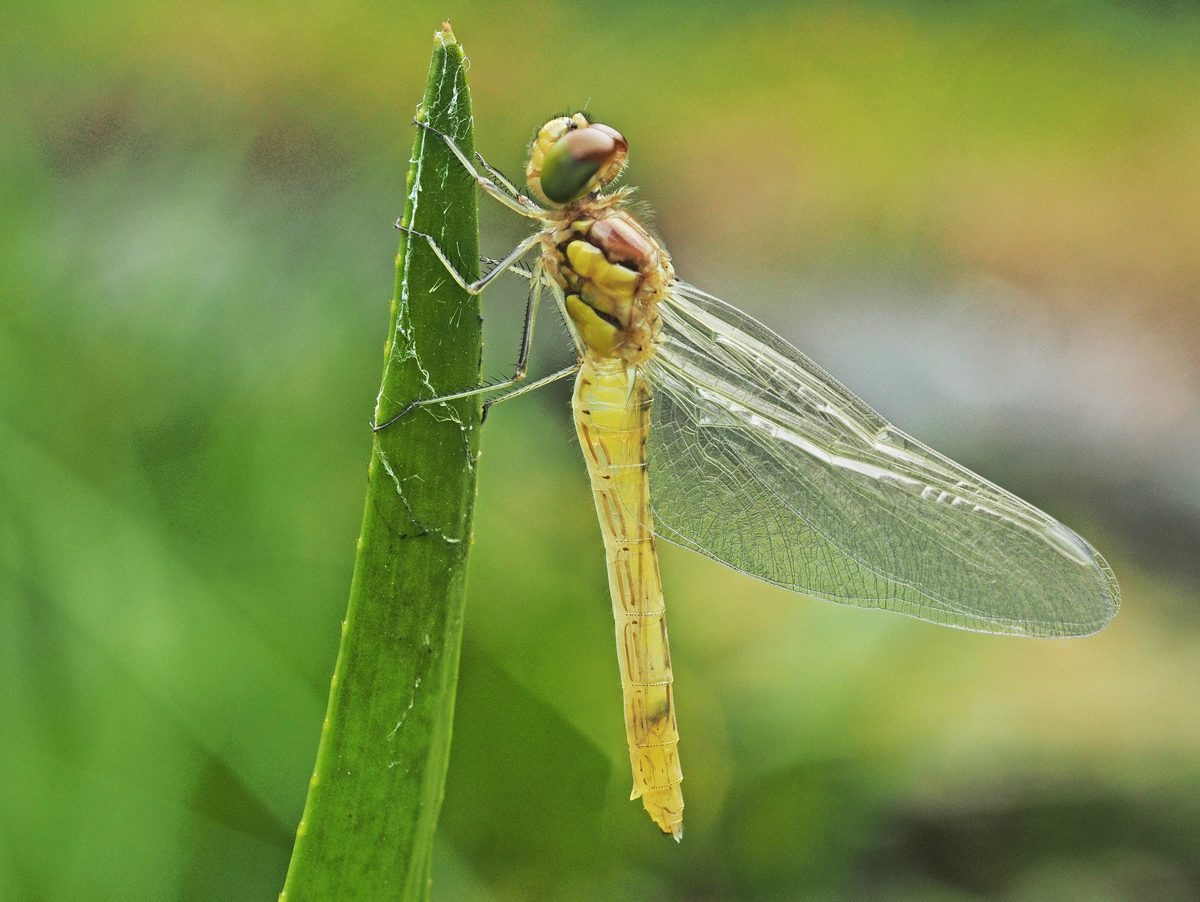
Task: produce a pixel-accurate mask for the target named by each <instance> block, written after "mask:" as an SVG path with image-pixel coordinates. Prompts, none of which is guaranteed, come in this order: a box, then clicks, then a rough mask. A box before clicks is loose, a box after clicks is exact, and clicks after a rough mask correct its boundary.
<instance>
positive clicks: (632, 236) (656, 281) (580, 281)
mask: <svg viewBox="0 0 1200 902" xmlns="http://www.w3.org/2000/svg"><path fill="white" fill-rule="evenodd" d="M577 206H578V215H577V216H576V217H575V218H571V219H567V220H566V221H563V222H560V223H557V224H556V226H555V228H553V229H548V230H547V231H546V232H545V233H544V235H545V237H544V243H545V252H544V256H543V261H544V264H545V266H546V269H547V270H548V271H549V273H550V274H551V276H553V277H554V280H555V281H556V282H557V283H558V285H559V287H560V288H562V290H563V293H564V295H565V296H566V302H567V314H568V315H569V316H570V318H571V322H572V324H573V325H574V326H575V330H576V332H577V333H578V335H579V337H580V339H581V340H582V341H583V344H584V346H585V348H586V350H587V352H588V353H589V354H591V355H594V356H597V357H605V358H621V359H624V360H625V361H627V362H628V363H631V364H634V365H637V364H640V363H643V362H645V361H646V360H648V359H649V358H650V357H651V356H652V355H653V353H654V340H655V337H656V336H657V334H658V309H657V308H658V302H659V300H660V299H661V297H662V294H663V292H664V291H665V290H666V289H667V288H668V286H669V285H670V284H671V282H672V280H673V279H674V277H675V273H674V270H673V269H672V268H671V261H670V258H669V256H668V255H667V252H666V251H665V250H664V249H663V247H662V246H661V245H660V244H659V243H658V242H657V241H655V240H654V238H653V236H651V235H650V233H649V232H647V231H646V229H645V228H644V227H643V226H642V225H641V224H640V223H639V222H638V221H637V220H635V219H634V218H633V217H632V216H630V215H629V214H628V213H626V212H625V211H623V210H617V209H613V208H612V207H611V206H608V205H605V204H604V203H603V202H602V200H600V201H598V202H596V203H595V204H588V203H586V202H581V203H580V204H578V205H577Z"/></svg>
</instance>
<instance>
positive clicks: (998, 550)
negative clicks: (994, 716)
mask: <svg viewBox="0 0 1200 902" xmlns="http://www.w3.org/2000/svg"><path fill="white" fill-rule="evenodd" d="M660 313H661V316H662V332H661V335H660V345H659V349H658V352H657V354H656V355H655V356H654V357H653V358H652V359H651V361H650V362H649V363H648V364H647V366H646V372H647V375H648V377H649V378H650V380H651V386H652V388H653V391H654V402H653V405H654V406H653V412H652V420H651V430H650V440H649V445H648V455H649V467H650V486H651V493H650V494H651V500H652V504H653V507H654V520H655V523H654V530H655V532H656V533H657V534H658V535H659V536H661V537H662V538H664V539H667V540H668V541H671V542H674V543H676V544H678V545H682V546H684V547H685V548H691V549H693V550H695V551H698V552H700V553H701V554H704V555H707V556H708V557H711V558H713V559H715V560H717V561H720V562H721V563H723V564H726V565H728V566H730V567H733V568H734V569H736V570H740V571H742V572H744V573H747V574H749V575H751V576H755V577H758V578H759V579H762V580H765V581H767V582H770V583H775V584H776V585H779V586H783V587H784V588H786V589H791V590H792V591H795V592H802V593H804V594H806V595H813V596H817V597H819V598H824V599H828V600H829V601H836V602H840V603H842V604H851V605H857V606H859V607H868V608H885V609H887V610H890V611H897V612H899V613H902V614H908V615H910V616H913V617H919V618H920V619H922V620H929V621H932V622H933V623H941V624H945V625H947V626H955V627H960V628H962V629H971V630H981V631H984V632H989V633H1009V634H1017V635H1026V636H1082V635H1086V634H1088V633H1093V632H1095V631H1096V630H1098V629H1100V628H1101V627H1103V626H1104V625H1105V624H1106V623H1107V622H1108V621H1109V620H1110V619H1112V617H1113V615H1114V614H1115V613H1116V611H1117V607H1118V604H1119V602H1120V590H1119V589H1118V587H1117V582H1116V579H1115V577H1114V576H1113V574H1112V571H1111V570H1110V569H1109V567H1108V565H1107V564H1106V563H1105V561H1104V559H1103V558H1102V557H1101V556H1100V555H1099V554H1098V553H1097V552H1096V550H1095V549H1094V548H1092V546H1091V545H1089V544H1088V543H1087V542H1086V541H1084V539H1083V538H1081V537H1080V536H1078V535H1077V534H1075V533H1074V532H1072V531H1071V530H1070V529H1068V528H1067V527H1065V526H1063V525H1062V524H1061V523H1059V522H1058V521H1057V520H1055V519H1054V518H1053V517H1050V516H1049V515H1048V514H1045V513H1043V512H1042V511H1040V510H1038V509H1037V508H1035V507H1033V506H1032V505H1030V504H1028V503H1026V502H1024V501H1022V500H1021V499H1020V498H1017V497H1016V496H1014V495H1012V494H1010V493H1008V492H1006V491H1004V490H1003V489H1001V488H999V487H998V486H995V485H993V484H992V483H990V482H988V481H987V480H985V479H983V478H982V477H980V476H977V475H976V474H974V473H972V472H970V471H969V470H967V469H965V468H963V467H961V466H959V465H958V464H956V463H954V462H953V461H951V460H949V459H948V458H945V457H943V456H942V455H940V454H938V453H937V452H936V451H933V450H932V449H930V448H927V447H926V446H925V445H922V444H921V443H920V442H918V441H916V440H915V439H913V438H910V437H909V436H907V435H905V434H904V433H903V432H901V431H900V430H898V429H896V428H895V427H894V426H892V425H890V424H889V423H888V422H886V421H885V420H884V419H883V418H882V417H881V416H879V414H877V413H876V412H875V411H873V410H872V409H871V408H870V407H868V406H867V405H866V404H865V403H863V402H862V401H861V400H859V399H858V398H856V397H855V396H854V395H853V394H852V393H851V392H850V391H849V390H848V389H846V388H845V387H844V386H842V385H841V384H840V383H839V382H838V381H837V380H835V379H834V378H833V377H832V376H830V375H829V374H828V373H826V372H825V371H824V370H822V369H821V368H820V367H818V366H817V365H816V364H815V363H813V362H812V361H811V360H809V359H808V358H807V357H805V356H804V355H803V354H801V353H800V352H799V351H797V350H796V349H795V348H793V347H792V346H791V345H789V344H788V343H787V342H785V341H784V340H783V339H782V338H780V337H779V336H777V335H775V334H774V333H773V332H771V331H770V330H769V329H767V328H766V327H765V326H763V325H762V324H760V323H758V322H756V321H755V320H753V319H752V318H750V317H749V316H747V315H746V314H744V313H742V312H740V311H739V310H737V309H735V308H734V307H731V306H729V305H728V304H726V303H724V302H723V301H720V300H718V299H717V298H714V297H712V296H711V295H707V294H705V293H704V292H702V291H700V290H698V289H696V288H694V287H692V286H690V285H687V284H685V283H676V285H675V289H674V291H673V293H672V295H671V296H669V297H667V298H666V299H665V300H664V302H663V304H662V306H661V307H660Z"/></svg>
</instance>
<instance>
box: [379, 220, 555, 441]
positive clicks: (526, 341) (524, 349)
mask: <svg viewBox="0 0 1200 902" xmlns="http://www.w3.org/2000/svg"><path fill="white" fill-rule="evenodd" d="M534 237H536V236H534ZM431 244H432V241H431ZM433 246H434V248H435V249H436V247H437V246H436V245H433ZM514 253H515V252H514ZM438 256H439V257H441V254H440V252H439V254H438ZM509 256H510V257H511V256H512V254H510V255H509ZM442 262H445V258H444V257H443V258H442ZM447 268H449V266H448V265H447ZM497 268H499V267H497ZM533 269H534V271H533V273H532V280H531V285H530V288H529V301H528V303H527V304H526V305H525V327H524V329H523V330H522V334H521V351H520V353H519V354H518V356H517V368H516V370H515V371H514V372H513V374H512V377H511V378H509V379H504V380H502V381H500V382H493V383H491V384H490V385H480V386H477V387H475V388H469V389H467V390H466V391H460V392H454V393H453V394H449V395H439V396H438V397H436V398H418V399H417V400H415V401H412V402H410V403H409V405H408V406H407V407H405V408H404V409H403V410H402V411H400V412H399V413H398V414H396V415H395V416H394V417H392V418H391V419H389V420H387V421H386V422H383V423H372V424H371V429H372V431H374V432H379V431H380V430H383V429H386V428H387V427H388V426H391V425H392V424H393V423H395V422H396V421H397V420H399V419H401V418H402V417H404V416H405V415H406V414H408V413H409V412H411V411H413V410H416V409H417V408H418V407H424V406H426V405H427V404H439V403H441V402H442V401H454V400H457V399H458V398H469V397H471V396H472V395H482V394H485V393H486V392H490V391H499V390H500V389H504V388H508V387H510V386H513V385H516V384H517V383H518V382H520V381H521V380H522V379H524V378H525V372H526V370H527V369H528V367H529V349H530V348H531V347H532V346H533V326H534V323H535V322H536V321H537V311H538V304H539V303H540V302H541V299H542V267H541V263H540V262H538V263H535V264H534V267H533ZM450 272H451V273H452V274H454V275H455V277H456V278H457V277H458V275H457V273H454V270H453V269H451V270H450ZM493 272H495V270H493ZM488 275H491V273H489V274H488ZM459 284H462V283H461V281H460V283H459ZM463 287H464V288H466V287H467V286H465V285H464V286H463ZM550 381H553V379H551V380H550ZM540 384H542V385H544V384H545V382H541V383H540ZM531 387H534V388H536V387H537V385H534V386H531Z"/></svg>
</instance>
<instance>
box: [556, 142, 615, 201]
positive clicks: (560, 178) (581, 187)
mask: <svg viewBox="0 0 1200 902" xmlns="http://www.w3.org/2000/svg"><path fill="white" fill-rule="evenodd" d="M627 152H628V145H627V144H626V143H625V139H624V138H623V137H622V136H621V133H620V132H618V131H616V130H615V129H611V128H609V127H608V126H606V125H589V126H587V127H585V128H575V129H571V130H570V131H568V132H567V133H566V134H564V135H563V136H562V137H561V138H559V139H558V141H556V142H555V143H554V146H553V147H551V148H550V149H549V150H548V151H546V158H545V160H544V161H543V163H542V173H541V177H542V181H541V189H542V193H543V194H545V195H546V198H547V199H548V200H550V201H551V202H552V203H556V204H569V203H571V202H572V201H576V200H579V198H581V197H583V196H584V195H585V194H587V193H588V192H589V191H594V190H595V189H596V188H599V187H601V186H602V185H604V184H607V183H608V182H610V181H612V179H613V178H615V177H616V175H617V173H619V172H620V171H621V166H622V165H623V164H624V161H625V154H626V153H627ZM614 164H615V165H614Z"/></svg>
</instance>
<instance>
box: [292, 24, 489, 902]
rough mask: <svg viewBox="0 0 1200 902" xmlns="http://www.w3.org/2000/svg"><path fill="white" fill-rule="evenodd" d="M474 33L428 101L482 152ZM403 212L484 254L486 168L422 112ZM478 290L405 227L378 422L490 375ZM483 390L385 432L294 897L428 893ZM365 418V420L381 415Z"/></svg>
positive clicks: (459, 258) (300, 841)
mask: <svg viewBox="0 0 1200 902" xmlns="http://www.w3.org/2000/svg"><path fill="white" fill-rule="evenodd" d="M463 59H464V58H463V53H462V49H461V47H460V46H459V45H458V43H457V42H456V41H455V39H454V35H453V33H452V32H451V31H450V28H449V25H446V26H443V30H442V31H440V32H438V34H437V36H436V38H435V41H434V52H433V61H432V63H431V66H430V70H429V82H428V85H427V87H426V93H425V100H424V102H423V103H422V105H421V112H420V115H421V116H422V117H424V118H425V119H426V120H427V121H429V122H430V123H431V124H432V125H434V126H435V127H437V128H439V129H440V130H441V131H443V132H445V133H446V134H448V135H450V136H451V137H452V138H454V140H455V141H456V142H457V143H458V146H459V147H461V148H463V150H465V151H466V152H467V153H468V154H471V153H473V150H474V140H473V136H472V132H471V102H470V95H469V94H468V92H467V84H466V77H465V68H464V65H463ZM404 221H405V222H406V223H407V224H409V225H411V226H412V227H413V228H414V229H417V230H419V231H421V232H425V233H427V234H430V235H433V236H434V237H435V238H436V239H437V241H438V243H439V245H440V247H441V248H442V249H443V250H444V251H445V252H446V254H447V255H448V256H449V258H450V259H451V261H452V262H453V263H454V264H455V266H456V267H457V268H458V271H459V272H460V273H462V274H463V275H464V276H466V277H467V278H468V279H473V278H476V277H477V276H478V272H479V228H478V220H477V211H476V192H475V184H474V182H473V181H472V180H471V179H470V178H468V177H466V176H465V174H464V173H463V171H462V167H461V165H460V164H459V163H457V161H455V160H454V159H453V158H452V156H451V154H450V152H449V150H448V149H447V148H446V146H445V144H444V142H442V141H441V140H440V139H438V138H437V137H436V136H434V135H431V134H430V133H428V132H426V131H425V130H423V129H417V130H416V140H415V142H414V151H413V162H412V168H411V169H410V170H409V175H408V200H407V202H406V205H405V213H404ZM480 323H481V320H480V310H479V299H478V297H472V296H470V295H468V294H467V293H466V292H465V291H463V290H462V289H461V288H459V287H458V286H457V285H456V284H455V283H454V281H453V280H452V279H450V278H449V276H448V275H447V273H446V270H445V268H444V267H443V266H442V264H441V263H440V262H439V261H438V260H437V258H436V257H435V256H434V255H433V253H432V252H431V251H430V249H429V247H428V246H427V245H426V243H425V242H423V241H419V240H416V241H411V240H404V238H403V236H402V240H401V242H400V254H399V256H398V257H397V264H396V291H395V297H394V299H393V301H392V317H391V331H390V334H389V340H388V343H387V346H386V350H385V364H384V374H383V384H382V387H381V388H380V393H379V403H378V407H377V410H376V414H377V417H378V422H383V421H385V420H386V419H387V418H388V417H390V416H392V415H394V414H395V413H397V412H399V411H400V410H402V409H403V408H404V406H405V405H406V404H407V403H408V402H409V401H410V400H412V399H413V398H420V397H426V398H427V397H434V396H437V395H442V394H448V393H451V392H455V391H460V390H462V389H464V388H468V387H471V386H474V385H477V384H478V382H479V378H480V364H481V359H482V358H481V354H482V341H481V332H480ZM479 420H480V401H479V398H478V397H472V398H466V399H461V400H458V401H453V402H448V403H441V404H435V405H429V406H426V407H421V408H417V409H416V410H414V411H412V412H411V413H409V414H408V415H407V416H406V417H404V419H402V420H400V421H399V422H398V423H396V424H395V425H393V426H391V427H389V428H387V429H385V430H383V431H382V432H380V433H377V434H376V436H375V444H374V448H373V452H372V457H371V465H370V470H369V480H368V482H369V485H368V491H367V501H366V510H365V512H364V515H363V526H362V535H361V538H360V539H359V544H358V557H357V560H356V562H355V568H354V581H353V584H352V586H351V589H350V603H349V607H348V610H347V614H346V621H345V623H344V625H343V633H342V643H341V648H340V651H339V653H338V660H337V667H336V669H335V671H334V676H333V684H332V686H331V689H330V695H329V708H328V711H327V713H326V718H325V726H324V729H323V731H322V734H321V744H320V749H319V751H318V753H317V764H316V769H315V772H314V773H313V778H312V783H311V785H310V787H309V793H308V801H307V803H306V805H305V809H304V818H303V820H302V821H301V823H300V828H299V830H298V831H297V834H296V844H295V847H294V849H293V852H292V861H291V865H290V867H289V869H288V876H287V882H286V884H285V886H284V890H283V894H282V895H281V897H280V898H281V899H286V900H288V902H310V900H312V902H316V900H321V902H327V900H330V899H339V900H349V899H362V900H375V899H385V898H386V899H402V900H424V899H426V898H428V891H429V880H430V860H431V855H432V850H433V835H434V830H435V828H436V825H437V817H438V813H439V810H440V809H441V804H442V795H443V789H444V785H445V777H446V765H447V762H448V759H449V751H450V733H451V726H452V722H453V716H454V692H455V686H456V682H457V678H458V662H459V649H460V643H461V638H462V617H463V597H464V590H465V574H466V564H467V551H468V548H469V546H470V541H471V520H472V513H473V507H474V501H475V463H476V458H477V456H478V447H479V445H478V442H479V425H480V422H479ZM364 428H366V426H365V424H364Z"/></svg>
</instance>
